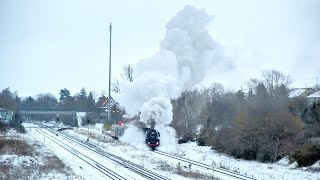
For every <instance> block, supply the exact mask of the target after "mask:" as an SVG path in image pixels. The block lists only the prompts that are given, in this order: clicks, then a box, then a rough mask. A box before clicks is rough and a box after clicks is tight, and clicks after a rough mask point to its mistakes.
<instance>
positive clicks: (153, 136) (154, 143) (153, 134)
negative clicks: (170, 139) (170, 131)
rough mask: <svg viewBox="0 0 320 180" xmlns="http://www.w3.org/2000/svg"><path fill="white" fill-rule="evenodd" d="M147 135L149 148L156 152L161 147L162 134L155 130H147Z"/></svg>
mask: <svg viewBox="0 0 320 180" xmlns="http://www.w3.org/2000/svg"><path fill="white" fill-rule="evenodd" d="M145 135H146V144H147V146H149V147H150V148H151V149H152V150H155V149H156V147H158V146H159V145H160V139H159V137H160V133H159V132H158V131H156V130H155V129H150V128H147V129H146V133H145Z"/></svg>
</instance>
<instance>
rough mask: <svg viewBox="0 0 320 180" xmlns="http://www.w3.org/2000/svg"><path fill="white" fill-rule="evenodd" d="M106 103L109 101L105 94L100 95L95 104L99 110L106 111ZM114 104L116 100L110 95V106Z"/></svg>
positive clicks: (107, 105)
mask: <svg viewBox="0 0 320 180" xmlns="http://www.w3.org/2000/svg"><path fill="white" fill-rule="evenodd" d="M108 103H109V101H108V98H107V97H105V96H102V97H100V98H99V100H98V102H97V103H96V106H97V108H98V109H99V110H100V111H103V112H107V111H108V107H109V104H108ZM115 104H117V102H116V101H115V100H114V99H113V98H112V97H111V101H110V107H111V108H112V106H114V105H115Z"/></svg>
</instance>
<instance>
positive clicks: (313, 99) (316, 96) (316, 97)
mask: <svg viewBox="0 0 320 180" xmlns="http://www.w3.org/2000/svg"><path fill="white" fill-rule="evenodd" d="M307 102H308V104H313V103H320V91H317V92H315V93H312V94H310V95H309V96H307Z"/></svg>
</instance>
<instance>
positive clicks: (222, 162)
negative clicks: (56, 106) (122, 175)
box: [68, 127, 320, 180]
mask: <svg viewBox="0 0 320 180" xmlns="http://www.w3.org/2000/svg"><path fill="white" fill-rule="evenodd" d="M91 128H92V130H93V127H91ZM89 130H90V131H91V129H90V128H89ZM79 131H81V128H79V129H78V130H77V131H71V130H68V133H71V134H73V135H78V136H79V134H76V133H77V132H79ZM96 132H97V133H98V132H99V131H96ZM100 132H101V131H100ZM101 136H102V135H101ZM84 137H85V136H83V138H84ZM110 141H111V142H110V143H101V142H99V141H94V140H91V142H95V143H97V144H98V145H100V146H101V147H103V148H104V149H105V150H107V151H109V152H111V153H116V154H117V155H119V156H121V157H123V158H124V159H130V161H132V162H134V163H137V164H141V165H143V166H145V167H147V168H150V169H154V170H163V169H164V170H165V171H164V172H161V171H160V172H161V173H162V174H166V175H169V174H170V172H171V173H172V171H174V169H175V168H177V167H178V166H182V167H183V168H184V170H186V171H193V170H194V171H200V172H203V173H205V174H207V175H208V176H210V175H211V174H212V173H211V171H206V170H203V169H201V168H200V169H199V168H196V167H192V166H191V168H189V165H188V164H184V163H179V162H178V161H177V160H173V159H171V158H167V157H163V156H161V155H157V154H155V153H153V152H152V151H149V150H145V149H143V148H136V147H133V146H130V145H128V144H123V143H122V142H117V141H113V140H110ZM167 152H169V153H171V154H175V155H177V156H179V157H183V158H187V159H192V160H195V161H198V162H203V163H205V164H208V165H211V164H212V163H213V162H214V163H215V166H216V167H224V168H227V169H229V170H231V171H234V172H240V173H241V174H243V175H247V176H249V177H254V178H256V179H290V180H291V179H297V180H300V179H306V180H307V179H310V180H317V179H320V173H315V172H309V171H308V169H307V168H297V164H296V163H292V164H289V160H288V159H287V158H284V159H282V160H280V161H278V162H276V163H273V164H271V163H260V162H256V161H246V160H239V159H234V158H232V157H229V156H226V155H223V154H219V153H216V152H215V151H213V150H211V148H210V147H206V146H197V145H196V143H195V142H190V143H186V144H178V145H177V147H176V149H174V150H172V151H167ZM316 164H317V163H316ZM316 164H315V165H314V166H315V167H316ZM318 164H319V163H318ZM184 166H185V167H184ZM220 178H222V177H220Z"/></svg>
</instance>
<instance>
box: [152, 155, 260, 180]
mask: <svg viewBox="0 0 320 180" xmlns="http://www.w3.org/2000/svg"><path fill="white" fill-rule="evenodd" d="M154 153H157V154H160V155H162V156H166V157H170V158H173V159H176V160H179V161H183V162H186V163H189V164H192V165H195V166H198V167H202V168H205V169H211V170H214V171H215V172H219V173H221V174H223V175H227V176H231V177H233V178H237V179H241V180H253V179H254V178H252V177H249V176H245V175H241V174H239V173H235V172H232V171H230V170H227V169H223V168H219V167H214V168H213V167H212V166H210V165H208V164H204V163H201V162H197V161H194V160H190V159H186V158H181V157H178V156H175V155H172V154H169V153H166V152H163V151H154Z"/></svg>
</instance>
